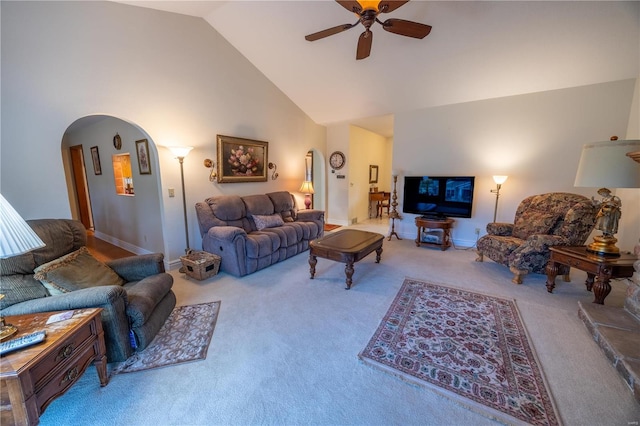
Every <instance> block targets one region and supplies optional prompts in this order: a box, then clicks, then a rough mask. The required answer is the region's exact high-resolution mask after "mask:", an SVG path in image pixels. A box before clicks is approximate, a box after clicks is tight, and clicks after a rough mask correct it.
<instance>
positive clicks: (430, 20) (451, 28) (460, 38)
mask: <svg viewBox="0 0 640 426" xmlns="http://www.w3.org/2000/svg"><path fill="white" fill-rule="evenodd" d="M121 3H127V4H131V5H136V6H142V7H149V8H154V9H159V10H165V11H169V12H174V13H181V14H186V15H192V16H198V17H202V18H203V19H205V20H206V21H207V22H208V23H209V24H210V25H211V26H212V27H213V28H214V29H215V30H216V31H218V32H219V33H220V34H221V35H222V36H223V37H224V38H225V39H227V40H228V41H229V42H230V43H231V44H232V45H233V46H234V47H235V48H236V49H237V50H238V51H240V52H241V53H242V54H243V55H244V56H245V57H246V58H247V59H248V60H249V61H250V62H251V63H253V64H254V65H255V66H256V67H257V68H258V69H259V70H260V71H261V72H262V73H263V74H264V75H265V76H266V77H267V78H268V79H269V80H271V81H272V82H273V83H274V84H275V85H276V86H278V87H279V88H280V90H282V91H283V92H284V93H285V94H286V95H287V96H288V97H289V98H290V99H291V100H292V101H293V102H294V103H296V104H297V105H298V106H299V107H300V108H301V109H302V110H303V111H305V112H306V113H307V114H308V115H309V116H310V117H311V119H313V120H314V121H315V122H317V123H320V124H325V125H327V124H332V123H340V122H348V123H352V124H356V125H359V126H361V127H364V128H368V129H369V130H372V131H375V132H377V133H380V134H382V135H385V136H390V135H391V134H392V132H393V129H392V123H393V114H394V113H397V112H401V111H411V110H416V109H421V108H426V107H432V106H439V105H447V104H453V103H460V102H468V101H474V100H480V99H489V98H495V97H502V96H510V95H518V94H524V93H532V92H539V91H546V90H554V89H561V88H566V87H575V86H582V85H588V84H596V83H602V82H606V81H614V80H622V79H627V78H637V77H638V75H639V74H640V2H638V1H621V2H617V1H604V2H594V1H564V2H556V1H420V0H413V1H410V2H409V3H407V4H405V5H403V6H401V7H400V8H398V9H397V10H395V11H393V12H391V13H388V14H384V15H381V16H380V18H381V20H383V21H384V20H385V19H387V18H399V19H405V20H410V21H416V22H421V23H425V24H428V25H431V26H432V27H433V29H432V31H431V34H429V35H428V36H427V37H426V38H425V39H422V40H419V39H413V38H408V37H403V36H399V35H396V34H392V33H389V32H386V31H384V30H383V29H382V27H381V26H380V25H379V24H374V25H373V26H372V27H371V29H372V31H373V35H374V38H373V47H372V50H371V56H370V57H369V58H366V59H364V60H358V61H357V60H356V59H355V54H356V45H357V42H358V37H359V36H360V33H362V31H363V30H364V28H363V27H362V26H361V25H358V26H357V27H355V28H352V29H350V30H347V31H344V32H342V33H340V34H336V35H332V36H330V37H327V38H324V39H321V40H318V41H314V42H308V41H306V40H305V38H304V36H305V35H307V34H311V33H314V32H317V31H320V30H324V29H326V28H330V27H334V26H337V25H340V24H352V23H354V22H356V21H357V17H356V16H355V15H354V14H352V13H350V12H348V11H347V10H345V9H344V8H343V7H342V6H340V5H339V4H337V3H336V2H334V1H328V0H323V1H268V0H267V1H121Z"/></svg>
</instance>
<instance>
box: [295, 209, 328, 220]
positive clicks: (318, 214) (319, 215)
mask: <svg viewBox="0 0 640 426" xmlns="http://www.w3.org/2000/svg"><path fill="white" fill-rule="evenodd" d="M297 220H298V221H299V222H318V221H321V222H322V223H324V211H323V210H314V209H309V210H298V219H297Z"/></svg>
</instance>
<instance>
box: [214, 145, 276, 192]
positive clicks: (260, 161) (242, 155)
mask: <svg viewBox="0 0 640 426" xmlns="http://www.w3.org/2000/svg"><path fill="white" fill-rule="evenodd" d="M268 149H269V143H268V142H262V141H256V140H252V139H243V138H235V137H232V136H223V135H218V182H219V183H232V182H266V181H267V164H268V159H267V158H268Z"/></svg>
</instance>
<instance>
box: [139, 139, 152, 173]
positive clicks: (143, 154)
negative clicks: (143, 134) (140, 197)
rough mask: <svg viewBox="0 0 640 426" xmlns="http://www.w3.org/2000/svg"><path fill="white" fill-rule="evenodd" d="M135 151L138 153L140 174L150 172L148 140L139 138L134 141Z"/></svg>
mask: <svg viewBox="0 0 640 426" xmlns="http://www.w3.org/2000/svg"><path fill="white" fill-rule="evenodd" d="M136 153H137V154H138V170H139V171H140V174H141V175H150V174H151V157H149V141H148V140H146V139H140V140H139V141H136Z"/></svg>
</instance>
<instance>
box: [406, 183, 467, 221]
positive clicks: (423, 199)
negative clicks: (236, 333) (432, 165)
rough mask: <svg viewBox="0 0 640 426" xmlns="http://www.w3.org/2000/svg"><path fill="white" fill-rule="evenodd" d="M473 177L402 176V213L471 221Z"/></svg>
mask: <svg viewBox="0 0 640 426" xmlns="http://www.w3.org/2000/svg"><path fill="white" fill-rule="evenodd" d="M474 183H475V177H474V176H405V178H404V199H403V203H402V211H403V212H404V213H412V214H419V215H424V216H435V217H447V216H451V217H471V210H472V208H473V185H474Z"/></svg>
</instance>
